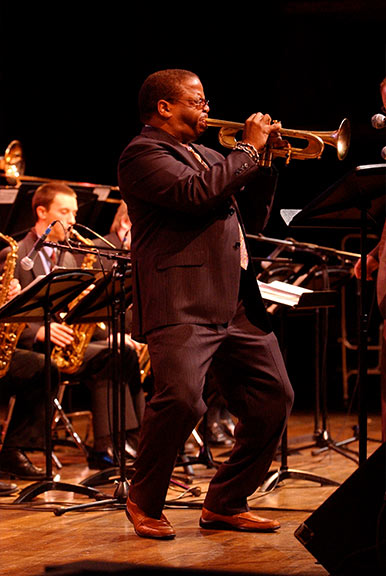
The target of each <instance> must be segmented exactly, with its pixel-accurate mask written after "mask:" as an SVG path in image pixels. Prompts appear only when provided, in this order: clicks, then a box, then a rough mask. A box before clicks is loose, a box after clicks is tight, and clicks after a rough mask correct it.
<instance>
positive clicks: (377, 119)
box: [371, 114, 386, 130]
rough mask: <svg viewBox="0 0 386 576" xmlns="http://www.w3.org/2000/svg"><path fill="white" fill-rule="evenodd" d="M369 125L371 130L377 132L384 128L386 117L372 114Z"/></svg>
mask: <svg viewBox="0 0 386 576" xmlns="http://www.w3.org/2000/svg"><path fill="white" fill-rule="evenodd" d="M371 124H372V126H373V128H376V129H377V130H379V129H380V128H385V126H386V116H384V115H383V114H374V116H373V117H372V118H371Z"/></svg>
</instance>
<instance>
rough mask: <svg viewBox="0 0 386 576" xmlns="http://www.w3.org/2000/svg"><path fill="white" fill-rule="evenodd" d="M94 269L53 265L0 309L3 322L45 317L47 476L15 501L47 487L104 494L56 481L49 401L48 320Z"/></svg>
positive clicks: (79, 289)
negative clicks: (49, 270)
mask: <svg viewBox="0 0 386 576" xmlns="http://www.w3.org/2000/svg"><path fill="white" fill-rule="evenodd" d="M94 275H95V272H93V271H92V270H89V271H84V270H81V269H71V270H69V269H65V270H64V269H56V270H54V271H52V272H50V273H49V274H47V275H46V276H40V277H37V278H36V279H35V280H34V281H33V282H31V284H29V285H28V286H27V287H26V288H24V290H22V291H21V292H20V294H19V295H18V296H16V297H15V298H13V299H12V300H11V301H9V302H7V303H6V304H5V305H4V306H2V307H1V309H0V320H2V321H4V322H34V321H35V322H41V321H42V320H44V328H45V340H44V353H45V364H44V377H45V396H46V405H45V443H46V446H45V454H46V479H45V480H42V481H39V482H36V483H34V484H31V485H29V486H27V487H26V488H24V489H23V490H22V491H21V492H20V494H19V496H18V497H17V498H16V500H15V501H14V503H15V504H20V503H21V502H25V501H28V500H31V499H33V498H34V497H35V496H37V495H38V494H41V493H43V492H47V491H50V490H62V491H67V492H75V493H79V494H83V495H86V496H89V497H90V498H95V499H100V498H102V497H103V498H104V497H105V496H104V495H102V494H101V493H100V492H99V491H98V490H96V489H94V488H91V487H88V486H87V487H86V486H82V485H78V484H69V483H66V482H58V481H55V480H54V479H53V475H52V439H51V421H52V412H53V406H52V404H51V341H50V322H51V318H52V316H53V315H54V314H56V313H58V312H60V311H62V310H63V309H64V308H65V307H66V306H67V305H68V304H69V303H70V302H71V301H72V300H73V299H74V298H75V297H76V296H77V295H78V294H80V292H82V291H83V290H84V289H85V288H86V287H87V286H88V285H89V284H90V283H91V282H92V281H94Z"/></svg>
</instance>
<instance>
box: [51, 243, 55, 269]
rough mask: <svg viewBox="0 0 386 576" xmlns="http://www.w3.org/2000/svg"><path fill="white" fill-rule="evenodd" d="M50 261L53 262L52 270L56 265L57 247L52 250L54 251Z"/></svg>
mask: <svg viewBox="0 0 386 576" xmlns="http://www.w3.org/2000/svg"><path fill="white" fill-rule="evenodd" d="M50 262H51V270H53V269H54V268H55V266H56V250H55V248H54V249H53V250H52V253H51V256H50Z"/></svg>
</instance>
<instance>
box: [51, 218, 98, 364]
mask: <svg viewBox="0 0 386 576" xmlns="http://www.w3.org/2000/svg"><path fill="white" fill-rule="evenodd" d="M71 233H72V235H73V236H75V237H76V238H77V240H79V241H80V242H82V243H83V244H86V245H87V246H94V244H93V242H92V241H91V240H89V239H88V238H83V236H81V235H80V234H79V232H78V231H77V230H75V229H74V228H72V230H71ZM95 260H96V255H95V254H92V253H90V254H87V255H86V256H85V257H84V259H83V262H82V265H81V268H82V269H83V270H85V269H86V268H92V267H93V265H94V262H95ZM82 298H83V294H82V293H81V294H79V296H77V297H76V298H75V299H74V300H73V301H72V302H71V304H70V306H69V308H70V309H72V308H73V307H74V306H75V305H76V304H77V303H78V302H79V301H80V300H81V299H82ZM96 326H97V324H93V323H89V324H74V325H72V329H73V331H74V332H73V337H74V339H73V341H72V342H71V344H68V345H67V346H63V347H62V346H54V348H53V349H52V353H51V360H53V361H54V362H55V363H56V365H57V367H58V369H59V370H60V372H64V373H65V374H73V373H74V372H76V371H77V370H78V369H79V368H80V367H81V365H82V363H83V360H84V354H85V352H86V348H87V346H88V345H89V343H90V340H91V338H92V336H93V334H94V332H95V328H96Z"/></svg>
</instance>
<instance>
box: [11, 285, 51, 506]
mask: <svg viewBox="0 0 386 576" xmlns="http://www.w3.org/2000/svg"><path fill="white" fill-rule="evenodd" d="M3 277H4V274H3V275H2V277H1V279H0V280H1V285H0V292H1V290H2V289H4V290H6V291H7V295H6V296H7V297H6V300H10V299H11V298H13V297H15V296H16V295H17V294H18V293H19V292H20V284H19V282H18V281H17V280H16V278H13V279H12V280H11V281H10V282H9V285H8V283H5V282H3ZM2 329H3V331H4V336H5V337H7V335H6V334H5V333H6V331H7V330H9V329H10V328H9V327H8V328H7V327H6V325H5V324H2ZM16 344H17V342H16ZM2 352H4V350H3V351H2ZM2 361H4V363H5V364H4V366H3V365H2V370H1V377H0V402H1V403H6V404H8V403H9V399H10V398H11V397H12V396H14V397H15V405H14V408H13V411H12V415H11V419H10V421H9V425H8V428H7V430H6V434H5V437H4V443H3V445H2V446H1V447H0V475H6V476H11V477H13V478H20V479H22V480H36V481H37V480H42V479H43V478H45V471H44V470H43V469H42V468H39V467H37V466H35V464H33V463H32V462H31V460H30V459H29V457H28V456H27V454H26V452H29V451H35V450H38V451H41V450H44V448H45V441H44V440H45V436H44V433H45V426H44V422H45V380H44V355H43V354H39V353H38V352H33V351H31V350H22V349H19V348H16V349H15V350H14V352H13V354H10V355H9V357H8V356H6V357H5V358H4V359H3V358H2ZM58 382H59V375H58V370H57V368H56V366H55V364H54V363H53V364H52V366H51V386H52V393H53V395H54V394H56V391H57V387H58ZM15 488H16V485H15V484H11V485H9V484H5V483H3V482H0V495H7V494H8V493H12V492H13V491H14V489H15ZM10 489H11V490H10Z"/></svg>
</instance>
